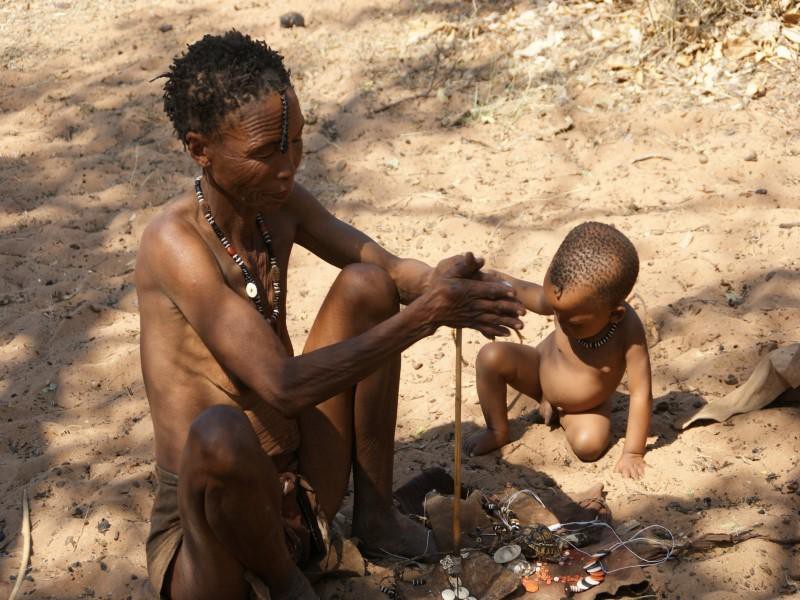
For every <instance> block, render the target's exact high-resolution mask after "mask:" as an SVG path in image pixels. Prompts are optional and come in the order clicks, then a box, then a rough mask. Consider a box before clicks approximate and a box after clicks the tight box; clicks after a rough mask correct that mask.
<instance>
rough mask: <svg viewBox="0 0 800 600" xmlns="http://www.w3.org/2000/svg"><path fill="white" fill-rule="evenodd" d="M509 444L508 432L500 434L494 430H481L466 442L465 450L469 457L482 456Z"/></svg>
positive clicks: (470, 436)
mask: <svg viewBox="0 0 800 600" xmlns="http://www.w3.org/2000/svg"><path fill="white" fill-rule="evenodd" d="M507 443H508V432H505V433H500V432H497V431H494V430H493V429H481V430H480V431H476V432H475V433H473V434H472V435H469V436H467V439H466V440H464V444H463V448H464V452H465V453H466V454H467V456H480V455H481V454H486V453H487V452H491V451H492V450H497V449H498V448H499V447H500V446H505V445H506V444H507Z"/></svg>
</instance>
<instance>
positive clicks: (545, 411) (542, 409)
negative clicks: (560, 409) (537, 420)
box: [539, 400, 555, 425]
mask: <svg viewBox="0 0 800 600" xmlns="http://www.w3.org/2000/svg"><path fill="white" fill-rule="evenodd" d="M554 413H555V411H554V410H553V405H552V404H550V403H549V402H548V401H547V400H542V401H541V402H539V416H540V417H542V422H543V423H544V424H545V425H552V424H553V416H554Z"/></svg>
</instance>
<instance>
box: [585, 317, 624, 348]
mask: <svg viewBox="0 0 800 600" xmlns="http://www.w3.org/2000/svg"><path fill="white" fill-rule="evenodd" d="M616 331H617V323H611V325H610V326H609V328H608V330H607V331H606V332H605V333H604V334H603V336H602V337H600V338H599V339H596V340H593V341H591V342H589V341H586V340H585V339H579V340H578V343H579V344H580V345H581V346H583V347H584V348H588V349H589V350H596V349H597V348H599V347H600V346H604V345H605V344H606V342H608V340H610V339H611V338H612V337H614V333H615V332H616Z"/></svg>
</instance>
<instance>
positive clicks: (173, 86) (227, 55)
mask: <svg viewBox="0 0 800 600" xmlns="http://www.w3.org/2000/svg"><path fill="white" fill-rule="evenodd" d="M162 77H164V78H166V80H167V81H166V83H165V84H164V112H166V113H167V116H168V117H169V119H170V121H172V125H173V126H174V127H175V133H176V135H177V136H178V139H179V140H181V141H182V142H183V143H184V145H185V144H186V134H187V133H189V132H190V131H196V132H198V133H203V134H206V135H211V134H213V133H215V132H216V131H217V128H218V127H219V126H220V124H221V123H222V121H223V120H224V119H225V116H226V115H228V114H229V113H231V112H233V111H235V110H238V109H239V108H241V107H242V106H244V105H245V104H247V103H248V102H251V101H253V100H258V99H259V98H261V97H263V96H264V95H265V94H268V93H270V92H278V93H282V92H284V91H286V89H287V88H288V87H289V86H290V85H291V82H290V80H289V71H288V70H287V69H286V67H285V66H284V64H283V56H281V55H280V54H279V53H278V52H276V51H275V50H273V49H272V48H270V47H269V46H267V44H266V43H265V42H262V41H260V40H253V39H252V38H251V37H250V36H249V35H245V34H243V33H240V32H238V31H236V30H235V29H232V30H231V31H228V32H227V33H224V34H223V35H206V36H204V37H203V39H201V40H200V41H198V42H195V43H194V44H191V45H190V46H189V47H188V49H187V51H186V52H185V53H184V54H182V55H180V56H178V57H176V58H175V59H174V60H173V62H172V64H171V65H170V67H169V70H168V71H167V72H166V73H164V75H162Z"/></svg>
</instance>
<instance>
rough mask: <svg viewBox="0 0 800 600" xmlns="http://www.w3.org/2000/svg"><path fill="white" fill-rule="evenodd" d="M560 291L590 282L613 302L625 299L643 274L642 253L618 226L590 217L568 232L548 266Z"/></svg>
mask: <svg viewBox="0 0 800 600" xmlns="http://www.w3.org/2000/svg"><path fill="white" fill-rule="evenodd" d="M548 273H549V278H550V283H552V284H553V286H554V287H555V288H556V290H557V291H558V292H559V293H560V292H562V291H564V290H569V289H574V288H576V287H579V286H586V287H588V288H589V289H592V290H594V291H596V293H597V294H598V296H600V298H602V299H603V300H604V301H606V302H608V303H609V305H614V304H618V303H619V302H622V301H624V300H625V298H626V297H627V296H628V294H630V292H631V290H632V289H633V284H634V283H636V277H637V276H638V275H639V256H638V254H637V253H636V248H634V247H633V244H632V243H631V241H630V240H629V239H628V238H627V237H625V236H624V235H623V234H622V233H620V232H619V231H618V230H617V229H616V228H614V227H612V226H611V225H606V224H604V223H596V222H594V221H589V222H586V223H582V224H580V225H578V226H577V227H575V228H574V229H573V230H572V231H570V232H569V233H568V234H567V237H565V238H564V241H563V242H561V246H559V248H558V250H557V251H556V254H555V256H554V257H553V261H552V262H551V263H550V269H549V270H548Z"/></svg>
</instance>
